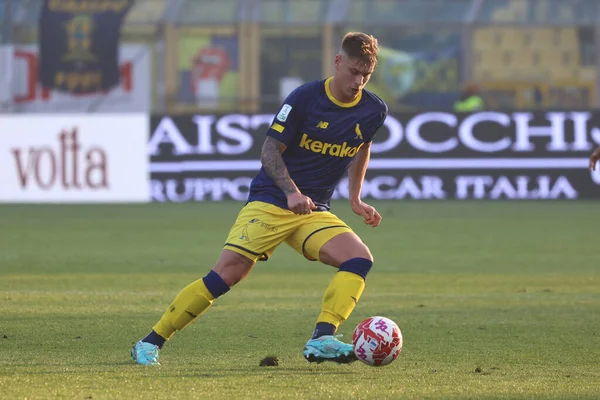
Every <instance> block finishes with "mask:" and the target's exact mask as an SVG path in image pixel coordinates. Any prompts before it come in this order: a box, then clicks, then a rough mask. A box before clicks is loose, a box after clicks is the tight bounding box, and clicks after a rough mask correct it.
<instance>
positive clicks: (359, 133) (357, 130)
mask: <svg viewBox="0 0 600 400" xmlns="http://www.w3.org/2000/svg"><path fill="white" fill-rule="evenodd" d="M354 132H355V133H356V137H355V138H354V139H360V140H364V139H363V136H362V133H361V132H360V125H359V124H356V128H355V129H354Z"/></svg>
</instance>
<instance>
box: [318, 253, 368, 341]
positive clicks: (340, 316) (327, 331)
mask: <svg viewBox="0 0 600 400" xmlns="http://www.w3.org/2000/svg"><path fill="white" fill-rule="evenodd" d="M372 266H373V262H372V261H371V260H369V259H366V258H352V259H350V260H348V261H346V262H344V263H342V265H340V268H339V271H338V272H337V273H336V274H335V276H334V277H333V279H332V281H331V283H330V284H329V286H328V287H327V289H326V290H325V294H324V295H323V303H322V306H321V313H320V314H319V317H318V318H317V325H316V327H315V332H314V334H313V339H314V338H318V337H320V336H324V335H333V334H334V333H335V331H336V330H337V328H338V327H339V326H340V324H341V323H342V322H344V321H345V320H346V319H348V317H349V316H350V314H351V313H352V311H353V310H354V307H355V306H356V303H357V302H358V300H359V299H360V296H361V294H362V292H363V290H364V288H365V279H366V277H367V274H368V273H369V271H370V270H371V267H372Z"/></svg>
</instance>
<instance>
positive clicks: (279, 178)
mask: <svg viewBox="0 0 600 400" xmlns="http://www.w3.org/2000/svg"><path fill="white" fill-rule="evenodd" d="M286 148H287V146H286V145H285V144H284V143H282V142H280V141H279V140H277V139H275V138H274V137H272V136H267V138H266V139H265V142H264V143H263V146H262V150H261V152H260V162H261V163H262V166H263V168H264V169H265V171H266V173H267V174H268V175H269V176H270V177H271V179H273V182H275V184H276V185H277V186H278V187H279V189H281V190H282V191H283V193H285V195H286V197H287V201H288V208H289V209H290V210H291V211H293V212H294V213H296V214H310V213H311V211H312V210H314V209H316V208H317V207H316V206H315V204H314V203H313V201H312V200H311V199H310V197H307V196H304V195H303V194H302V193H300V190H299V189H298V187H297V186H296V184H295V183H294V181H293V180H292V178H291V177H290V174H289V172H288V170H287V167H286V166H285V162H284V161H283V157H282V156H281V155H282V154H283V152H284V151H285V149H286Z"/></svg>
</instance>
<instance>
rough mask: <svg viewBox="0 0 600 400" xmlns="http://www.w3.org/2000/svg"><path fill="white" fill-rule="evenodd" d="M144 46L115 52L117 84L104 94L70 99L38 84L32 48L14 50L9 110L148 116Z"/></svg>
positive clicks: (147, 61) (148, 58) (147, 65)
mask: <svg viewBox="0 0 600 400" xmlns="http://www.w3.org/2000/svg"><path fill="white" fill-rule="evenodd" d="M151 57H152V54H151V50H150V48H149V47H148V46H145V45H138V44H123V45H121V46H120V48H119V59H120V62H119V63H120V75H121V83H120V85H119V86H118V87H116V88H114V89H112V90H110V91H108V92H106V93H90V94H85V95H71V94H65V93H60V92H56V91H53V90H49V89H43V88H42V87H41V86H40V84H39V82H38V81H39V80H38V67H39V57H38V48H37V46H36V45H27V46H15V47H14V59H13V66H14V75H13V80H14V83H13V85H12V88H13V94H12V100H13V109H14V111H16V112H23V113H25V112H69V113H73V112H94V113H103V112H105V113H106V112H107V113H112V112H124V113H131V112H148V111H149V110H150V107H151V93H150V84H151V77H150V68H151V67H150V63H151Z"/></svg>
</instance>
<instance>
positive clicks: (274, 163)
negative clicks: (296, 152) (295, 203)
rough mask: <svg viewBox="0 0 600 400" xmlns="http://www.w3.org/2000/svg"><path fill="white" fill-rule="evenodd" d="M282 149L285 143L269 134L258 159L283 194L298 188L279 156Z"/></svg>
mask: <svg viewBox="0 0 600 400" xmlns="http://www.w3.org/2000/svg"><path fill="white" fill-rule="evenodd" d="M284 150H285V144H283V143H281V142H280V141H279V140H277V139H275V138H272V137H270V136H269V137H267V139H266V140H265V143H264V144H263V147H262V151H261V154H260V161H261V163H262V165H263V167H264V169H265V171H266V172H267V174H268V175H269V176H270V177H271V179H273V181H274V182H275V184H276V185H277V186H278V187H279V188H280V189H281V190H283V192H284V193H285V194H288V193H294V192H296V191H298V188H297V187H296V184H294V181H292V178H290V174H289V173H288V170H287V167H286V166H285V163H284V162H283V158H282V157H281V153H283V151H284Z"/></svg>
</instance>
